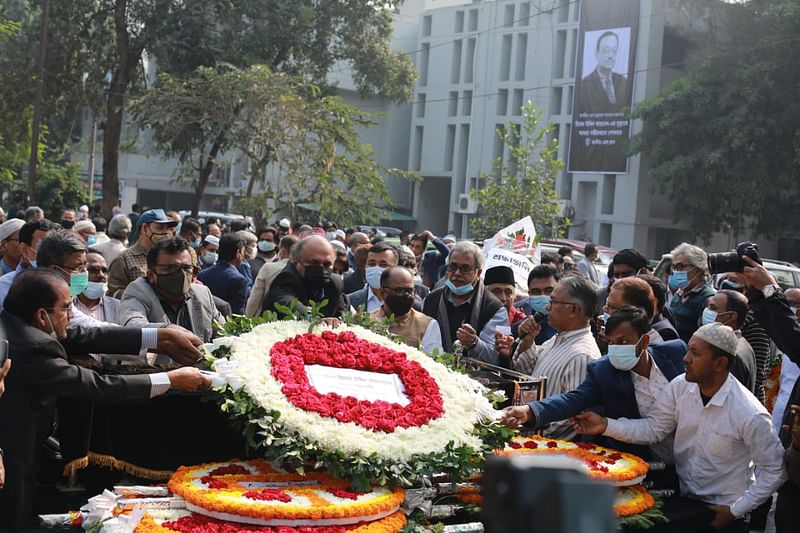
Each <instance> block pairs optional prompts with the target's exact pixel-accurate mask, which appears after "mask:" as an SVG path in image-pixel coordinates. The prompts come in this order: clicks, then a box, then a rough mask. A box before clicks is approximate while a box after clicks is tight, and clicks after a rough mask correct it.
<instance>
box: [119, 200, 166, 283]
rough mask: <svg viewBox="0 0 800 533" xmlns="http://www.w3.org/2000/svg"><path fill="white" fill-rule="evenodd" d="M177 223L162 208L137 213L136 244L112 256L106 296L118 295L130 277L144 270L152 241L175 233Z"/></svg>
mask: <svg viewBox="0 0 800 533" xmlns="http://www.w3.org/2000/svg"><path fill="white" fill-rule="evenodd" d="M177 226H178V223H177V222H176V221H174V220H172V219H171V218H169V217H168V216H167V214H166V213H165V212H164V210H163V209H150V210H149V211H145V212H144V213H142V214H141V215H139V219H138V222H137V232H138V238H137V239H136V243H135V244H134V245H133V246H131V247H130V248H128V249H127V250H125V251H124V252H122V253H121V254H120V255H119V257H117V258H116V259H114V261H113V262H112V263H111V266H110V267H109V272H108V293H109V296H113V297H114V298H120V297H121V296H122V293H123V292H124V291H125V287H127V286H128V285H129V284H130V283H131V282H132V281H133V280H135V279H138V278H140V277H142V276H144V275H145V274H146V273H147V252H148V251H149V250H150V248H152V247H153V244H155V243H157V242H159V241H165V240H167V239H170V238H172V237H174V236H175V228H176V227H177Z"/></svg>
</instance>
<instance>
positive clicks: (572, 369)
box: [513, 276, 600, 440]
mask: <svg viewBox="0 0 800 533" xmlns="http://www.w3.org/2000/svg"><path fill="white" fill-rule="evenodd" d="M596 305H597V295H596V294H595V289H594V287H593V286H592V284H591V282H589V281H588V280H586V279H584V278H581V277H578V276H569V277H566V278H563V279H562V280H561V281H560V282H559V283H558V285H556V288H555V289H554V290H553V293H552V295H551V297H550V304H549V306H548V319H549V322H550V325H551V326H552V327H554V328H555V329H556V330H557V331H558V333H557V334H556V335H555V336H554V337H552V338H551V339H549V340H548V341H547V342H545V343H544V344H542V345H541V346H537V345H535V344H534V345H532V346H530V347H528V348H527V349H524V346H521V347H520V349H519V350H518V352H517V353H516V354H515V355H514V358H513V366H514V370H516V371H518V372H524V373H527V374H531V375H532V376H536V377H541V376H546V377H547V390H546V395H547V396H555V395H557V394H563V393H565V392H569V391H571V390H574V389H577V388H578V385H580V384H581V383H582V382H583V380H584V378H585V377H586V365H587V364H588V363H589V362H591V361H594V360H597V359H600V350H599V349H598V347H597V342H595V340H594V336H593V335H592V331H591V329H590V328H589V320H590V319H591V316H592V313H593V312H594V309H595V306H596ZM537 326H538V324H537ZM537 334H538V332H534V334H533V335H529V337H531V338H534V337H536V335H537ZM543 434H544V435H546V436H548V437H551V438H555V439H567V440H568V439H572V438H573V437H575V435H576V433H575V430H574V429H573V428H572V426H570V424H569V422H568V421H561V422H554V423H552V424H550V425H549V426H548V427H547V429H545V430H544V431H543Z"/></svg>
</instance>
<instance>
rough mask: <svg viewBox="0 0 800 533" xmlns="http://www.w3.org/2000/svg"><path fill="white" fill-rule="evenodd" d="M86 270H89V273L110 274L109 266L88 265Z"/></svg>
mask: <svg viewBox="0 0 800 533" xmlns="http://www.w3.org/2000/svg"><path fill="white" fill-rule="evenodd" d="M86 270H88V271H89V274H99V273H100V272H102V273H103V274H108V268H106V267H98V266H90V267H86Z"/></svg>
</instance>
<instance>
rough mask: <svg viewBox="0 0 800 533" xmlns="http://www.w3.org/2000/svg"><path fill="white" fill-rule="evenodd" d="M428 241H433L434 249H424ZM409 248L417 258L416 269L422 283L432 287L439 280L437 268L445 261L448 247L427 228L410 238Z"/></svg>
mask: <svg viewBox="0 0 800 533" xmlns="http://www.w3.org/2000/svg"><path fill="white" fill-rule="evenodd" d="M429 242H432V243H433V245H434V246H435V247H436V250H431V251H429V252H428V251H426V250H427V248H428V243H429ZM411 249H412V250H413V251H414V255H415V256H416V258H417V269H418V270H419V274H420V276H422V283H423V285H425V286H426V287H428V288H430V289H433V286H434V285H436V282H437V281H439V269H440V268H442V267H443V266H444V264H445V262H446V261H447V257H448V255H449V254H450V248H448V247H447V244H445V242H444V241H443V240H442V239H439V238H437V237H436V236H435V235H434V234H433V233H431V232H430V231H429V230H425V231H423V232H422V233H418V234H417V235H414V237H413V238H412V239H411Z"/></svg>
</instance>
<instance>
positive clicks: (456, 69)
mask: <svg viewBox="0 0 800 533" xmlns="http://www.w3.org/2000/svg"><path fill="white" fill-rule="evenodd" d="M462 47H463V45H462V40H461V39H458V40H457V41H453V62H452V63H451V64H450V68H451V70H450V83H460V82H461V49H462Z"/></svg>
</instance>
